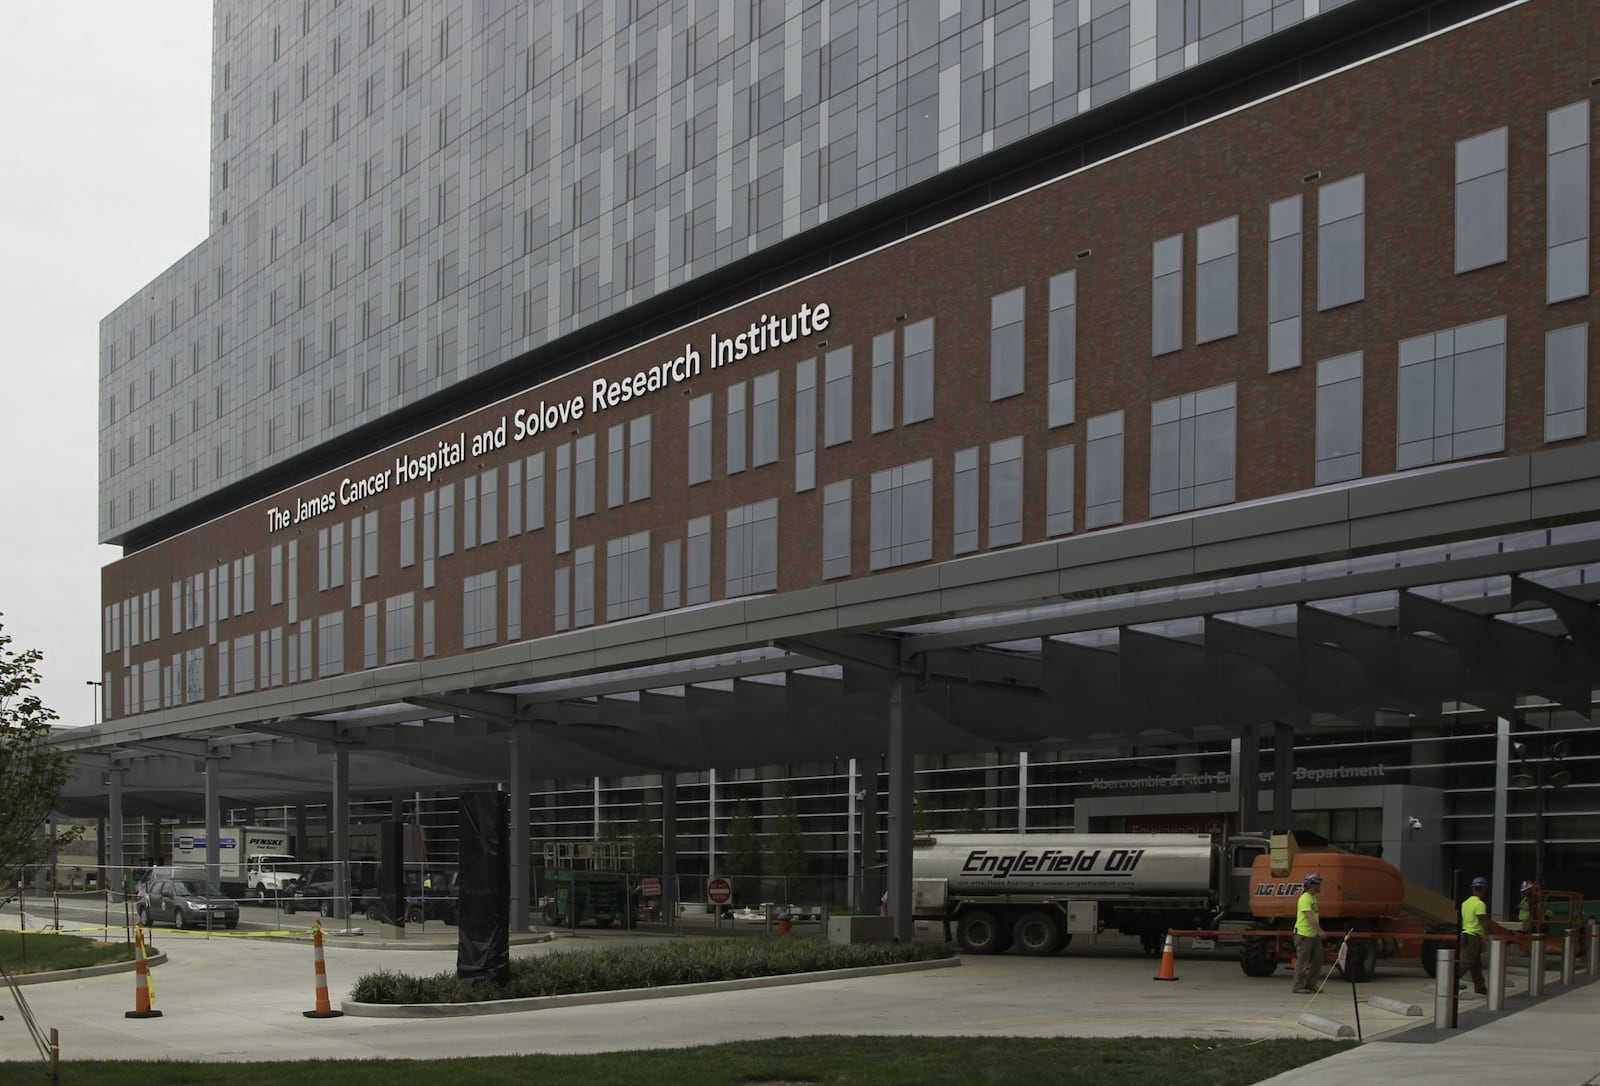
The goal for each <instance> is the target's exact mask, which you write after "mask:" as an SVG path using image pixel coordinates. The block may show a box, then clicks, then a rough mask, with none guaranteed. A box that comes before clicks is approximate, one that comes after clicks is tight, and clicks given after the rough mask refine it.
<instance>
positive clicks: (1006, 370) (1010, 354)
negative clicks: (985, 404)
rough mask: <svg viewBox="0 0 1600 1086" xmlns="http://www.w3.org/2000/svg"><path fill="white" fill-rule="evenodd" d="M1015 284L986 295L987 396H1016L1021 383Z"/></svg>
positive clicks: (1019, 296) (1020, 305) (1020, 296)
mask: <svg viewBox="0 0 1600 1086" xmlns="http://www.w3.org/2000/svg"><path fill="white" fill-rule="evenodd" d="M1025 300H1026V290H1025V288H1023V287H1018V288H1017V289H1016V290H1008V291H1006V292H1005V293H1004V294H996V295H995V296H994V297H993V298H991V299H989V399H991V400H1003V399H1005V398H1006V397H1008V396H1016V395H1019V394H1020V393H1021V392H1022V387H1023V334H1022V330H1023V309H1024V302H1025Z"/></svg>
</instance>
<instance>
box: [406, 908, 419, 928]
mask: <svg viewBox="0 0 1600 1086" xmlns="http://www.w3.org/2000/svg"><path fill="white" fill-rule="evenodd" d="M406 923H407V924H420V923H422V906H421V905H413V906H411V907H410V908H408V909H407V910H406Z"/></svg>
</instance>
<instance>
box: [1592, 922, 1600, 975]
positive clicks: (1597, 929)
mask: <svg viewBox="0 0 1600 1086" xmlns="http://www.w3.org/2000/svg"><path fill="white" fill-rule="evenodd" d="M1589 975H1590V976H1591V977H1600V920H1596V919H1594V918H1593V917H1590V918H1589Z"/></svg>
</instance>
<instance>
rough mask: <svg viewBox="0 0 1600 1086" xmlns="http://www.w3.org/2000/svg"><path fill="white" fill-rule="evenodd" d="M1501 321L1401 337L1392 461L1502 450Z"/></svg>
mask: <svg viewBox="0 0 1600 1086" xmlns="http://www.w3.org/2000/svg"><path fill="white" fill-rule="evenodd" d="M1505 417H1506V321H1505V318H1504V317H1496V318H1495V319H1494V320H1487V321H1479V322H1478V323H1476V324H1466V325H1462V326H1461V327H1459V328H1451V329H1447V330H1446V331H1443V332H1436V333H1434V334H1432V335H1426V336H1416V337H1414V338H1412V339H1407V340H1402V341H1401V343H1400V385H1399V408H1398V418H1397V419H1396V429H1397V430H1398V439H1399V444H1398V448H1397V450H1396V455H1395V466H1396V467H1400V468H1414V467H1417V466H1418V465H1421V464H1441V463H1444V462H1445V461H1447V460H1459V459H1461V458H1462V457H1467V456H1481V455H1482V454H1484V453H1496V452H1503V451H1505V445H1506V441H1505Z"/></svg>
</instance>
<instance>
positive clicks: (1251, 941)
mask: <svg viewBox="0 0 1600 1086" xmlns="http://www.w3.org/2000/svg"><path fill="white" fill-rule="evenodd" d="M1267 949H1268V948H1267V940H1266V939H1265V938H1263V937H1262V936H1259V935H1246V936H1245V937H1244V939H1243V940H1242V941H1241V942H1240V943H1239V968H1240V969H1242V970H1244V975H1245V976H1247V977H1270V976H1272V974H1274V973H1276V972H1277V971H1278V963H1277V961H1276V959H1273V958H1269V957H1268V956H1267Z"/></svg>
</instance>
